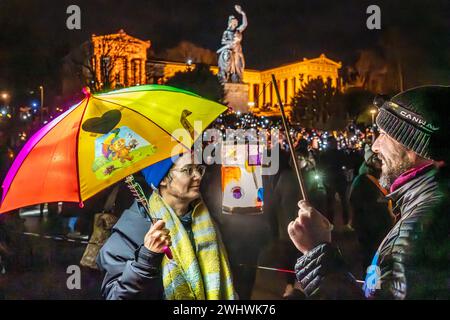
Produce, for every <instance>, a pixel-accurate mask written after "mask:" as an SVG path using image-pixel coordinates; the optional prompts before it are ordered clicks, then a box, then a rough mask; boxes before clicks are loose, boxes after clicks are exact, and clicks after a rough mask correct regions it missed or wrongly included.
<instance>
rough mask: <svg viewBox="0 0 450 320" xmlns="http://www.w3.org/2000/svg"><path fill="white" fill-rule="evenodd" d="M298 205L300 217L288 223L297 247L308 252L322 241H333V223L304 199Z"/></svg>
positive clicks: (290, 234) (290, 235)
mask: <svg viewBox="0 0 450 320" xmlns="http://www.w3.org/2000/svg"><path fill="white" fill-rule="evenodd" d="M298 207H299V208H300V209H299V210H298V218H297V219H295V220H294V221H291V223H289V225H288V233H289V237H290V238H291V240H292V242H293V243H294V245H295V246H296V247H297V249H298V250H300V251H301V252H302V253H306V252H308V251H309V250H311V249H313V248H314V247H316V246H317V245H319V244H321V243H324V242H331V230H332V224H331V223H330V222H329V221H328V219H327V218H325V217H324V216H323V215H322V214H321V213H320V212H319V211H317V210H316V209H314V208H313V207H311V205H310V204H309V203H308V202H306V201H304V200H302V201H300V202H299V203H298Z"/></svg>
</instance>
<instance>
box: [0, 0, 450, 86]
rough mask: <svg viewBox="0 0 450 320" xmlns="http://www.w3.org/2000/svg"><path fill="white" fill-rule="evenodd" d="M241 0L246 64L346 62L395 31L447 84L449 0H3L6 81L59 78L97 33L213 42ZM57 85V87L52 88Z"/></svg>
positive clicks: (420, 64) (417, 65)
mask: <svg viewBox="0 0 450 320" xmlns="http://www.w3.org/2000/svg"><path fill="white" fill-rule="evenodd" d="M236 3H238V4H241V6H242V7H243V9H244V11H245V12H246V13H247V16H248V20H249V26H248V28H247V30H246V31H245V33H244V41H243V49H244V54H245V57H246V61H247V67H249V68H255V69H263V68H268V67H272V66H276V65H279V64H283V63H288V62H292V61H295V60H299V59H302V58H303V57H308V58H311V57H315V56H318V55H319V54H320V53H322V52H324V53H326V55H327V56H329V57H330V58H332V59H334V60H338V61H342V62H343V64H344V66H346V65H351V64H353V63H354V62H355V61H356V59H357V57H358V50H361V49H372V50H380V47H381V46H382V43H383V41H385V39H386V38H387V37H388V36H389V35H392V34H395V35H396V37H394V39H395V41H394V43H395V44H394V46H395V47H396V50H398V51H399V52H400V53H401V56H402V59H404V62H405V64H407V65H408V66H407V67H406V70H405V72H406V76H407V77H408V72H409V78H410V79H411V80H410V82H411V84H422V83H430V82H434V83H446V84H449V83H450V1H448V0H442V1H441V0H435V1H424V0H422V1H416V0H409V1H392V0H390V1H358V0H353V1H350V0H339V1H331V0H326V1H325V0H314V1H311V0H308V1H307V0H287V1H283V0H278V1H273V0H271V1H268V0H258V1H243V0H241V1H239V2H237V1H228V0H226V1H224V0H221V1H218V0H216V1H212V0H210V1H206V0H205V1H174V0H164V1H148V0H114V1H111V0H86V1H77V0H71V1H66V0H58V1H55V0H31V1H25V0H0V90H2V88H13V89H14V88H21V87H27V86H29V87H33V86H36V85H38V84H39V83H41V82H42V83H45V84H46V85H47V86H49V85H50V86H55V88H56V87H57V86H58V85H59V83H60V80H59V78H58V77H59V70H60V63H61V58H62V57H63V56H65V55H66V54H67V53H68V52H69V50H70V49H71V48H73V47H75V46H78V45H79V44H81V43H82V42H83V41H86V40H88V39H89V37H90V35H91V34H92V33H95V34H105V33H113V32H116V31H118V30H119V29H121V28H123V29H124V30H125V31H126V32H127V33H128V34H130V35H133V36H136V37H138V38H140V39H144V40H151V41H152V49H153V50H154V51H155V53H156V55H158V54H159V53H161V52H163V51H164V50H165V49H168V48H171V47H174V46H176V45H177V44H178V43H179V42H180V41H182V40H186V41H190V42H193V43H195V44H196V45H198V46H200V47H204V48H208V49H210V50H213V51H215V50H216V49H217V48H218V47H219V46H220V39H221V35H222V32H223V31H224V30H225V28H226V23H227V17H228V15H230V14H235V15H237V13H236V12H235V11H234V8H233V6H234V4H236ZM70 4H77V5H79V6H80V7H81V12H82V17H81V23H82V26H81V27H82V29H81V30H79V31H71V30H68V29H67V28H66V19H67V17H68V15H67V14H66V8H67V6H68V5H70ZM370 4H377V5H379V6H380V7H381V21H382V29H381V30H376V31H371V30H368V29H367V28H366V19H367V17H368V15H367V14H366V8H367V6H368V5H370ZM55 90H56V89H55Z"/></svg>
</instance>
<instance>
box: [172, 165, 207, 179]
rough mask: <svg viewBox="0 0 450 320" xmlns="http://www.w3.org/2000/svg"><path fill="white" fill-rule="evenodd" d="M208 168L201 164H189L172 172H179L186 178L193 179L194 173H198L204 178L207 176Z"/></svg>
mask: <svg viewBox="0 0 450 320" xmlns="http://www.w3.org/2000/svg"><path fill="white" fill-rule="evenodd" d="M205 170H206V166H204V165H202V164H200V165H197V164H187V165H185V166H184V167H182V168H181V169H172V171H178V172H181V173H183V174H184V175H185V176H187V177H189V178H192V177H193V176H194V172H197V173H198V174H199V175H200V177H203V175H204V174H205Z"/></svg>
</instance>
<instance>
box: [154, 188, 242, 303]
mask: <svg viewBox="0 0 450 320" xmlns="http://www.w3.org/2000/svg"><path fill="white" fill-rule="evenodd" d="M149 207H150V210H151V211H152V212H153V214H154V215H155V217H156V218H160V219H163V220H164V221H165V223H166V228H167V229H168V230H169V231H170V236H171V238H172V247H171V250H172V253H173V259H172V260H170V259H168V258H167V257H166V256H165V257H164V259H163V262H162V274H163V285H164V294H165V298H166V299H168V300H219V299H220V300H233V299H236V298H237V297H236V294H235V291H234V287H233V281H232V277H231V271H230V267H229V264H228V257H227V254H226V251H225V248H224V246H223V243H222V241H221V240H220V238H219V235H218V233H217V232H216V229H215V227H214V224H213V222H212V220H211V216H210V214H209V212H208V209H207V208H206V206H205V204H204V202H203V201H200V202H199V203H197V205H196V206H195V207H194V209H193V211H192V232H193V234H194V242H195V251H194V248H193V247H192V243H191V241H190V239H189V235H188V233H187V231H186V230H185V228H184V226H183V225H182V223H181V221H180V219H179V218H178V216H177V215H176V214H175V212H174V211H173V210H172V208H171V207H170V206H169V205H167V204H166V203H165V202H164V200H163V199H162V197H161V196H160V195H159V194H158V192H157V190H155V191H154V192H153V193H152V195H151V196H150V199H149Z"/></svg>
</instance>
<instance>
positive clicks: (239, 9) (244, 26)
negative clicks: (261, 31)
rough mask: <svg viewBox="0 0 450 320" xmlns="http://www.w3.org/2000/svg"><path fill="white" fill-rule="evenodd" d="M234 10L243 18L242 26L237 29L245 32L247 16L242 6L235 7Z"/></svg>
mask: <svg viewBox="0 0 450 320" xmlns="http://www.w3.org/2000/svg"><path fill="white" fill-rule="evenodd" d="M234 9H235V10H236V11H237V13H239V14H240V15H241V16H242V24H241V25H240V26H239V27H238V28H237V29H238V31H239V32H244V30H245V28H247V25H248V23H247V15H246V14H245V12H244V11H243V10H242V8H241V6H240V5H235V6H234Z"/></svg>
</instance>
